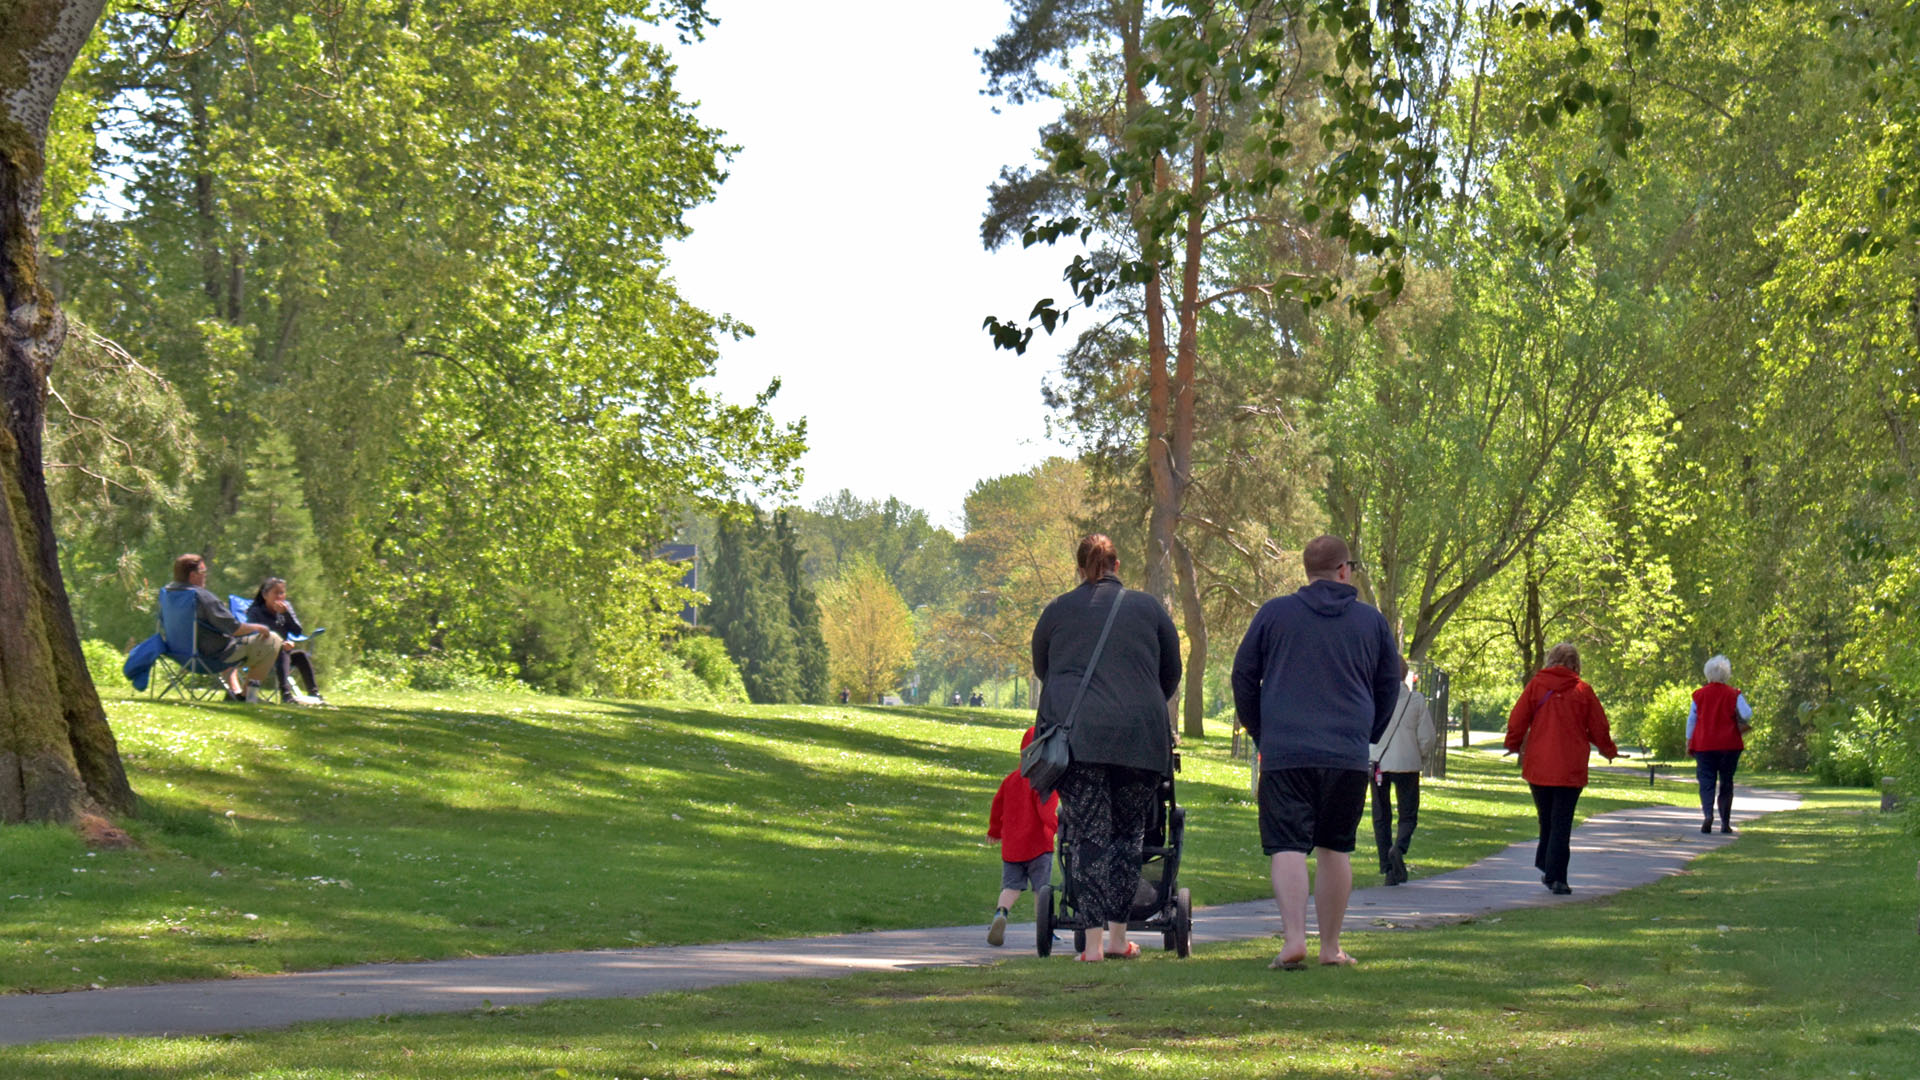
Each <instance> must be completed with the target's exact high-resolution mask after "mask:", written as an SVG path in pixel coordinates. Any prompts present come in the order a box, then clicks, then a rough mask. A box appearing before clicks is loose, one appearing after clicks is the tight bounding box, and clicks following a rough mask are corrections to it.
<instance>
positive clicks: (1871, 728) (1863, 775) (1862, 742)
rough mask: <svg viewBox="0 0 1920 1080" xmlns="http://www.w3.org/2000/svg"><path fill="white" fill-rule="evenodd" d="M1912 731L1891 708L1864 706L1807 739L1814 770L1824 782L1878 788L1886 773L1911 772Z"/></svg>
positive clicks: (1895, 774)
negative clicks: (1907, 728) (1910, 731)
mask: <svg viewBox="0 0 1920 1080" xmlns="http://www.w3.org/2000/svg"><path fill="white" fill-rule="evenodd" d="M1909 736H1910V733H1909V732H1908V731H1907V730H1906V726H1905V725H1904V724H1902V723H1901V721H1900V718H1899V716H1898V714H1897V713H1896V712H1894V711H1893V710H1892V709H1883V708H1877V707H1873V706H1862V707H1860V708H1857V709H1854V710H1853V711H1852V712H1851V713H1850V714H1848V715H1846V716H1845V717H1843V718H1842V719H1840V720H1837V721H1833V722H1830V723H1828V724H1825V725H1822V726H1821V728H1820V729H1819V730H1818V731H1816V732H1815V733H1814V734H1813V736H1812V737H1811V738H1810V739H1808V740H1807V741H1808V743H1809V748H1810V749H1811V751H1812V753H1813V772H1814V775H1815V776H1818V777H1819V778H1820V780H1821V782H1822V783H1827V784H1835V785H1840V786H1844V787H1864V788H1878V787H1879V786H1880V778H1881V777H1883V776H1893V777H1902V776H1905V775H1908V774H1910V772H1911V770H1912V768H1913V764H1912V762H1911V761H1910V760H1909V759H1910V757H1911V756H1912V754H1913V748H1912V742H1911V739H1910V737H1909Z"/></svg>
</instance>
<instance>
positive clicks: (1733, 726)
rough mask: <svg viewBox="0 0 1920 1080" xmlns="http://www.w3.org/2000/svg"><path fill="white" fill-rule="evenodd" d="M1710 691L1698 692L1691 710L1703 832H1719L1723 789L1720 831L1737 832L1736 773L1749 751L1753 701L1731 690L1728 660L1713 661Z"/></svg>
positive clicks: (1691, 737) (1707, 688) (1691, 739)
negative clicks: (1717, 812)
mask: <svg viewBox="0 0 1920 1080" xmlns="http://www.w3.org/2000/svg"><path fill="white" fill-rule="evenodd" d="M1706 676H1707V685H1705V686H1703V687H1701V688H1700V689H1698V690H1695V691H1694V692H1693V704H1692V706H1690V707H1689V708H1688V709H1687V753H1689V754H1692V755H1693V767H1694V773H1695V775H1697V776H1698V777H1699V778H1700V813H1701V816H1702V817H1703V818H1704V819H1705V820H1703V821H1701V823H1700V831H1701V832H1703V833H1710V832H1712V831H1713V807H1714V796H1715V789H1716V788H1718V794H1719V805H1720V831H1721V832H1723V833H1730V832H1732V831H1733V770H1734V768H1735V767H1737V766H1738V765H1739V764H1740V751H1742V750H1745V749H1746V748H1747V740H1746V739H1745V738H1744V736H1745V735H1746V733H1747V732H1748V731H1749V730H1750V729H1752V727H1753V706H1751V705H1749V704H1747V695H1746V694H1744V693H1741V692H1740V691H1739V690H1737V689H1735V688H1734V687H1732V686H1730V685H1728V684H1729V683H1731V682H1732V681H1733V664H1732V662H1731V661H1729V660H1728V659H1727V658H1726V657H1724V656H1715V657H1714V658H1713V659H1711V660H1709V661H1707V667H1706Z"/></svg>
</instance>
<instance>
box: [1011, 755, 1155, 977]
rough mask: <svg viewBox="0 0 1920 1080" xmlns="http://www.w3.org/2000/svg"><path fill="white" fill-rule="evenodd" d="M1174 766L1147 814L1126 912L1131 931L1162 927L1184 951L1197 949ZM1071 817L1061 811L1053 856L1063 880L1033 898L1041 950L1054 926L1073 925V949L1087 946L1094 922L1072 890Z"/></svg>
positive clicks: (1049, 945)
mask: <svg viewBox="0 0 1920 1080" xmlns="http://www.w3.org/2000/svg"><path fill="white" fill-rule="evenodd" d="M1179 771H1180V754H1179V753H1178V752H1177V751H1176V752H1175V753H1174V755H1173V772H1179ZM1173 772H1170V773H1168V774H1167V775H1165V776H1163V777H1161V778H1160V786H1159V787H1158V788H1157V789H1155V792H1154V807H1153V812H1152V813H1151V814H1150V815H1149V816H1148V818H1147V833H1146V840H1145V843H1144V845H1143V846H1142V848H1141V850H1140V885H1139V888H1138V889H1137V890H1136V891H1135V892H1134V896H1133V911H1132V912H1131V913H1130V914H1129V916H1128V918H1127V929H1128V930H1130V931H1133V930H1140V931H1150V930H1158V931H1159V932H1160V934H1161V936H1162V939H1163V941H1164V942H1165V945H1166V948H1167V949H1168V951H1170V952H1173V953H1174V954H1176V955H1178V956H1180V957H1183V958H1184V957H1186V956H1187V955H1188V954H1189V953H1191V952H1192V951H1193V897H1191V896H1190V895H1188V893H1187V890H1185V889H1183V888H1181V887H1180V846H1181V843H1182V841H1183V840H1184V839H1185V837H1186V828H1187V812H1186V810H1185V809H1184V808H1183V807H1181V806H1180V805H1179V804H1178V803H1176V802H1175V801H1174V793H1173ZM1071 829H1072V821H1071V820H1070V819H1069V818H1068V817H1066V816H1065V815H1063V816H1062V817H1061V821H1060V830H1059V832H1058V834H1057V835H1056V836H1055V838H1054V852H1055V853H1054V862H1056V863H1058V864H1059V866H1060V870H1061V879H1062V882H1063V884H1062V885H1061V887H1060V888H1059V889H1058V890H1057V891H1058V893H1059V898H1058V903H1057V905H1056V903H1055V892H1056V890H1055V888H1054V886H1053V885H1051V884H1048V885H1042V886H1040V891H1039V893H1038V894H1037V896H1036V898H1035V902H1034V907H1035V913H1036V916H1037V917H1036V919H1035V923H1034V944H1035V947H1036V948H1037V949H1038V951H1039V953H1040V955H1041V956H1047V955H1049V954H1051V953H1052V952H1053V932H1054V931H1055V930H1072V931H1073V949H1074V951H1075V952H1083V951H1085V949H1086V947H1087V931H1088V930H1090V929H1093V923H1092V922H1091V921H1090V920H1088V919H1087V918H1086V917H1085V916H1083V915H1081V914H1080V910H1079V905H1077V904H1076V903H1075V902H1074V896H1073V861H1072V860H1073V854H1072V852H1073V844H1072V842H1071V835H1070V830H1071Z"/></svg>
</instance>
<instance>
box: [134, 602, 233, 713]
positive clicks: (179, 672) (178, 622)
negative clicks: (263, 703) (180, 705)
mask: <svg viewBox="0 0 1920 1080" xmlns="http://www.w3.org/2000/svg"><path fill="white" fill-rule="evenodd" d="M197 608H198V602H197V601H196V600H195V598H194V594H193V592H192V591H191V590H187V589H161V590H160V614H159V619H160V640H161V643H162V644H164V645H165V646H166V647H165V648H164V649H162V650H161V651H160V655H159V656H157V657H155V658H154V661H153V666H154V669H155V671H157V672H158V673H159V674H160V676H161V678H158V679H154V680H152V681H151V682H149V683H148V684H147V686H148V688H149V689H150V690H152V691H153V695H154V697H156V698H164V697H166V696H167V695H168V694H178V695H179V696H180V697H181V699H183V700H189V701H210V700H212V699H213V698H215V697H218V696H221V695H224V694H225V693H226V692H227V684H226V683H225V682H224V681H222V680H221V678H220V672H221V671H223V670H225V669H224V668H215V667H213V666H212V665H211V664H208V663H207V662H206V660H204V659H202V658H201V656H200V648H199V639H200V620H199V618H198V617H197V616H198V611H197ZM155 688H157V689H155Z"/></svg>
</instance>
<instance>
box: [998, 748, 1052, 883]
mask: <svg viewBox="0 0 1920 1080" xmlns="http://www.w3.org/2000/svg"><path fill="white" fill-rule="evenodd" d="M1032 741H1033V729H1032V728H1028V729H1027V734H1026V735H1025V737H1023V738H1022V739H1021V740H1020V749H1022V750H1025V749H1026V748H1027V744H1028V743H1030V742H1032ZM1059 807H1060V793H1059V792H1054V793H1053V794H1052V795H1049V796H1047V801H1046V802H1041V801H1040V796H1038V795H1036V794H1034V791H1033V785H1032V784H1029V783H1027V778H1026V777H1024V776H1021V775H1020V770H1019V769H1015V770H1013V771H1012V772H1010V773H1008V774H1007V778H1006V779H1005V780H1002V781H1000V790H999V791H996V792H994V793H993V809H992V810H991V811H989V812H988V814H987V837H988V839H991V840H998V841H1000V858H1001V859H1003V860H1005V861H1007V862H1020V863H1023V862H1026V861H1027V860H1029V859H1037V858H1039V857H1040V856H1042V855H1045V854H1046V853H1047V852H1049V851H1052V850H1053V833H1054V830H1055V829H1057V828H1059V827H1060V818H1059V816H1058V815H1059Z"/></svg>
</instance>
